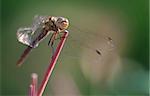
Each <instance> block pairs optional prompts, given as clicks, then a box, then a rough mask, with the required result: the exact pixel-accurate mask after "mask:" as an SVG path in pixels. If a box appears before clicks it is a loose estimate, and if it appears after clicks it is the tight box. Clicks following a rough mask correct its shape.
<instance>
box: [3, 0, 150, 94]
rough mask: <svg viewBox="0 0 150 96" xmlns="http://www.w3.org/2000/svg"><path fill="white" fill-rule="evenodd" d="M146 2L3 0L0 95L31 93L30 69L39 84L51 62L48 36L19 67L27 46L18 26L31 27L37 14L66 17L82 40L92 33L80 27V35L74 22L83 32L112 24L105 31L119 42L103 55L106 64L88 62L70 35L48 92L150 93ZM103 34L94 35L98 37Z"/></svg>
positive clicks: (75, 33)
mask: <svg viewBox="0 0 150 96" xmlns="http://www.w3.org/2000/svg"><path fill="white" fill-rule="evenodd" d="M148 6H149V1H148V0H2V10H1V22H2V31H1V34H0V36H1V41H2V46H1V54H2V55H1V60H2V63H1V70H2V71H1V72H2V73H1V81H2V82H1V92H2V96H12V95H13V96H24V95H27V93H28V89H29V84H30V82H31V78H30V77H31V76H30V75H31V73H33V72H35V73H37V74H38V75H39V84H40V82H41V80H42V77H43V74H44V72H45V70H46V68H47V66H48V62H49V59H50V54H51V50H50V48H49V47H47V42H48V39H49V37H48V39H46V40H44V41H43V42H42V43H41V44H40V46H39V47H38V48H36V49H35V50H33V51H32V53H31V54H30V56H29V58H28V59H27V61H26V62H25V64H24V65H23V66H22V67H20V68H17V67H16V61H17V59H18V58H19V56H20V55H21V53H22V52H23V50H24V49H25V48H26V47H25V46H24V45H22V44H20V43H18V41H17V39H16V31H17V29H18V28H19V27H24V26H30V25H31V23H32V20H33V17H34V16H35V15H51V16H64V17H66V18H68V19H69V21H70V27H69V30H70V34H71V35H73V38H77V39H81V40H82V38H84V36H85V37H86V36H87V37H88V35H87V33H88V32H87V33H84V32H83V33H82V32H81V33H80V34H81V35H80V36H79V37H78V35H79V34H77V32H75V29H76V28H74V29H73V27H72V24H73V25H75V26H77V27H78V28H80V29H83V30H85V31H87V30H92V31H93V32H94V31H95V32H97V33H98V32H99V31H101V32H100V34H105V31H106V32H107V29H108V31H111V28H112V32H110V33H108V34H106V35H109V36H111V37H112V38H113V39H114V42H116V46H117V51H114V52H113V53H112V54H113V55H112V54H110V53H109V52H107V53H108V54H106V55H107V56H104V57H103V58H102V59H104V60H105V63H106V64H105V63H104V65H102V64H101V62H99V65H96V64H92V65H91V64H88V62H87V64H85V62H86V58H87V57H86V56H89V57H90V55H89V54H90V53H88V51H86V49H84V48H81V47H80V45H77V43H76V45H74V44H73V43H72V42H71V41H69V38H68V41H67V43H66V45H65V47H64V50H63V52H62V54H61V56H60V58H59V60H58V64H57V65H56V67H55V70H54V72H53V75H52V76H51V79H50V81H49V84H48V86H47V89H46V91H45V95H46V94H47V95H46V96H50V95H52V96H56V95H57V96H59V95H60V96H63V95H64V96H65V95H69V96H73V95H74V96H82V95H85V96H93V95H94V96H101V95H102V96H103V95H146V94H147V95H148V90H149V88H148V71H149V43H148V42H149V41H148V39H149V10H148ZM101 29H103V30H104V31H103V30H101ZM109 29H110V30H109ZM73 31H74V33H73ZM92 31H90V33H91V34H92ZM93 34H94V33H93ZM98 34H99V33H98ZM101 37H103V36H101V35H100V36H97V37H95V38H96V41H97V39H98V40H99V38H101ZM86 41H87V39H85V41H84V40H83V42H86ZM98 42H100V41H97V44H98ZM104 43H105V41H104ZM100 44H101V43H100ZM102 44H103V42H102ZM93 46H97V45H93ZM65 52H66V53H65ZM63 53H64V54H63ZM114 54H115V55H114ZM116 54H117V55H116ZM70 55H74V56H76V58H73V57H71V56H70ZM92 57H94V56H92V54H91V58H92ZM112 57H115V58H112ZM108 58H111V59H108ZM94 59H95V58H94ZM100 64H101V65H100ZM95 66H97V67H95ZM95 70H97V71H95Z"/></svg>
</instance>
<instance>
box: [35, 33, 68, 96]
mask: <svg viewBox="0 0 150 96" xmlns="http://www.w3.org/2000/svg"><path fill="white" fill-rule="evenodd" d="M68 34H69V32H67V31H65V32H64V34H63V37H62V38H61V40H60V42H59V44H58V46H57V49H56V51H55V53H54V55H53V57H52V59H51V62H50V64H49V67H48V69H47V71H46V74H45V75H44V79H43V81H42V83H41V86H40V88H39V90H38V95H37V96H42V94H43V92H44V90H45V88H46V85H47V83H48V80H49V78H50V76H51V74H52V71H53V69H54V67H55V65H56V62H57V59H58V57H59V55H60V52H61V50H62V48H63V46H64V44H65V41H66V37H67V36H68Z"/></svg>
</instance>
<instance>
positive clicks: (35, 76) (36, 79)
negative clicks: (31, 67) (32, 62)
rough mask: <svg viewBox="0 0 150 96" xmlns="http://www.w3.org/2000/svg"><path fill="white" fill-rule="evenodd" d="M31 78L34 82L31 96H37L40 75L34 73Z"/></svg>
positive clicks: (31, 85)
mask: <svg viewBox="0 0 150 96" xmlns="http://www.w3.org/2000/svg"><path fill="white" fill-rule="evenodd" d="M31 78H32V82H31V84H30V90H29V96H37V84H38V83H37V82H38V75H37V74H36V73H32V75H31Z"/></svg>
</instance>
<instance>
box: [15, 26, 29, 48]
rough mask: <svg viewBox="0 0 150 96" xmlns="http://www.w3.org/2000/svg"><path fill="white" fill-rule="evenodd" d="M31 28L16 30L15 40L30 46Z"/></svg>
mask: <svg viewBox="0 0 150 96" xmlns="http://www.w3.org/2000/svg"><path fill="white" fill-rule="evenodd" d="M31 33H32V28H19V29H18V30H17V39H18V41H19V42H21V43H22V44H25V45H27V46H30V45H31V43H32V39H31Z"/></svg>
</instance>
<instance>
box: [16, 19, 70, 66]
mask: <svg viewBox="0 0 150 96" xmlns="http://www.w3.org/2000/svg"><path fill="white" fill-rule="evenodd" d="M68 26H69V21H68V19H66V18H64V17H54V16H35V19H34V22H33V25H32V26H31V27H27V28H19V29H18V30H17V39H18V41H19V42H21V43H22V44H24V45H27V46H28V47H27V48H26V49H25V51H24V52H23V54H22V55H21V57H20V59H19V60H18V61H17V65H18V66H21V65H22V64H23V61H24V60H25V58H26V57H27V55H28V54H29V53H30V51H31V50H32V49H33V48H36V47H38V45H39V43H40V42H41V41H43V40H44V39H45V38H46V37H47V36H48V35H49V34H50V33H52V35H51V37H50V40H49V42H48V45H50V46H51V47H53V44H54V41H55V40H56V38H57V36H58V34H59V33H62V32H68V31H67V30H66V29H67V28H68ZM59 36H60V35H59ZM60 38H61V37H60Z"/></svg>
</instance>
